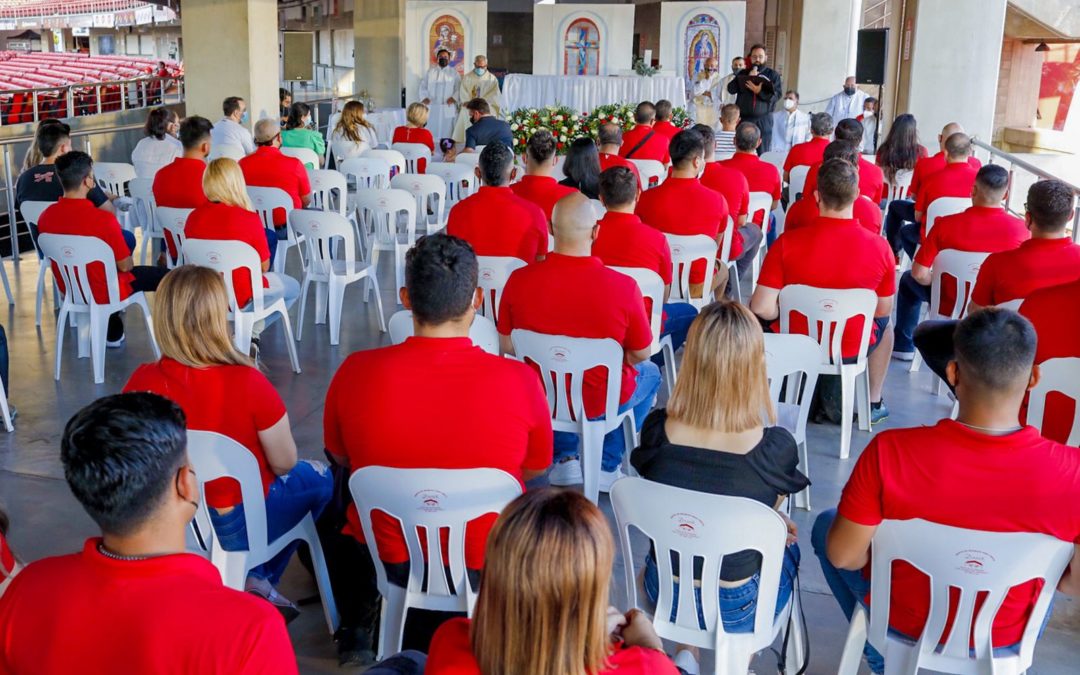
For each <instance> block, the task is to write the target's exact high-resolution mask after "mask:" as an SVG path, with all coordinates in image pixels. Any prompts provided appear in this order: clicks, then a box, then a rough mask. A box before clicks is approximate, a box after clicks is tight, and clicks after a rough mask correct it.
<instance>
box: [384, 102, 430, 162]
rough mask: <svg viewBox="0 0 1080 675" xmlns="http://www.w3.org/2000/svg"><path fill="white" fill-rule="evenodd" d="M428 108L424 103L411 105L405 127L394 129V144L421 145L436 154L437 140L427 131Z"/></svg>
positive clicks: (406, 115)
mask: <svg viewBox="0 0 1080 675" xmlns="http://www.w3.org/2000/svg"><path fill="white" fill-rule="evenodd" d="M428 114H429V111H428V107H427V106H426V105H424V104H423V103H410V104H409V108H408V110H406V111H405V126H403V127H398V128H396V129H394V138H393V140H392V141H391V142H392V143H420V144H421V145H426V146H427V148H428V150H431V151H432V152H435V139H434V137H432V135H431V132H430V131H428V130H427V128H426V127H427V123H428Z"/></svg>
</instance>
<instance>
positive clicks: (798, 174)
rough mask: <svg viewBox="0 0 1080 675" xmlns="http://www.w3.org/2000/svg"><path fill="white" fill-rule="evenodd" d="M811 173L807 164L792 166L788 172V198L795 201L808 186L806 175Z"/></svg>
mask: <svg viewBox="0 0 1080 675" xmlns="http://www.w3.org/2000/svg"><path fill="white" fill-rule="evenodd" d="M809 173H810V167H809V166H807V165H805V164H800V165H798V166H793V167H791V171H789V172H788V199H790V200H791V201H795V200H797V199H798V198H799V195H801V194H802V191H803V188H804V187H806V177H807V175H809Z"/></svg>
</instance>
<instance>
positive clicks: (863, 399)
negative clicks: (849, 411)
mask: <svg viewBox="0 0 1080 675" xmlns="http://www.w3.org/2000/svg"><path fill="white" fill-rule="evenodd" d="M855 405H856V407H857V409H858V411H859V430H861V431H870V369H869V368H867V369H866V370H864V371H862V372H861V373H859V374H858V375H857V376H855Z"/></svg>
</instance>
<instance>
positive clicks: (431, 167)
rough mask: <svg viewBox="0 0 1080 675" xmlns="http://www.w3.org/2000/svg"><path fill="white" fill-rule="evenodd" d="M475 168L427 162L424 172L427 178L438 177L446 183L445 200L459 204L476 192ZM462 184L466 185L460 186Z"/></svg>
mask: <svg viewBox="0 0 1080 675" xmlns="http://www.w3.org/2000/svg"><path fill="white" fill-rule="evenodd" d="M474 168H475V167H471V166H465V165H464V164H457V163H454V162H428V165H427V169H426V170H425V171H424V173H426V174H427V175H429V176H438V177H440V178H442V179H443V182H444V183H446V198H447V200H448V201H450V202H459V201H461V200H462V199H465V198H466V197H468V196H469V195H471V194H472V193H473V192H476V181H477V179H476V173H475V172H474V171H473V169H474ZM462 183H467V185H465V186H462Z"/></svg>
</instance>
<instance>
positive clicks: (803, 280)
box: [750, 159, 896, 423]
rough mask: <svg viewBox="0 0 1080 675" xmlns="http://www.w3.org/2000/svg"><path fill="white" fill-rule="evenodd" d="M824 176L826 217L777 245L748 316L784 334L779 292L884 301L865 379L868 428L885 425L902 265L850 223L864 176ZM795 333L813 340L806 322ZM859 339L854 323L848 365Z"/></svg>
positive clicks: (844, 170)
mask: <svg viewBox="0 0 1080 675" xmlns="http://www.w3.org/2000/svg"><path fill="white" fill-rule="evenodd" d="M820 174H821V176H820V179H819V181H818V187H817V190H815V197H816V199H817V201H818V209H819V211H820V213H821V215H820V216H818V218H817V220H815V221H814V222H813V224H811V225H809V226H807V227H803V228H800V229H798V230H796V231H794V232H787V233H785V234H783V235H782V236H781V237H780V238H779V239H777V240H776V242H775V243H774V244H773V245H772V247H771V248H770V249H769V252H768V254H767V255H766V256H765V264H763V265H762V266H761V276H760V277H759V278H758V287H757V288H755V289H754V296H753V297H752V298H751V300H750V309H752V310H753V311H754V314H757V315H758V316H759V317H761V319H763V320H765V321H771V322H773V323H772V325H771V330H773V331H779V330H780V323H779V321H778V319H779V317H780V309H781V308H780V291H781V290H782V289H783V288H784V287H785V286H793V285H797V284H802V285H806V286H813V287H814V288H837V289H847V288H866V289H869V290H872V291H874V293H875V294H876V295H877V297H878V301H877V307H876V310H875V312H874V326H873V328H872V329H871V331H870V348H869V356H868V357H867V361H868V363H867V371H868V373H869V379H870V422H871V423H875V422H881V421H883V420H885V419H886V418H887V417H888V416H889V409H888V408H886V407H885V401H884V400H883V399H882V398H881V391H882V389H883V388H884V386H885V375H886V373H887V372H888V369H889V355H890V354H891V353H892V331H891V330H889V329H888V328H889V314H890V313H891V312H892V306H893V293H895V292H896V282H895V279H896V270H895V265H896V260H895V258H894V257H893V254H892V251H890V250H889V246H888V244H887V243H886V242H885V240H884V239H882V238H881V236H879V235H877V234H871V233H870V232H868V231H867V230H866V228H864V227H862V226H861V225H859V223H858V222H857V221H856V220H855V219H854V218H853V217H852V208H853V204H854V202H855V200H856V199H858V197H859V174H858V170H857V169H856V168H855V167H854V166H852V165H851V164H850V163H848V162H845V161H844V160H842V159H830V160H828V161H827V162H825V163H824V164H822V165H821V171H820ZM800 319H802V320H801V321H800ZM790 332H792V333H802V334H804V335H805V334H807V327H806V320H805V318H802V317H798V316H796V317H794V318H793V320H792V322H791V324H790ZM861 336H862V326H861V325H859V322H857V321H852V322H849V323H848V324H847V326H846V329H845V332H844V336H843V342H842V347H841V350H842V356H843V358H844V359H845V361H847V360H849V359H853V358H855V357H857V356H858V353H859V348H860V338H861Z"/></svg>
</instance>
